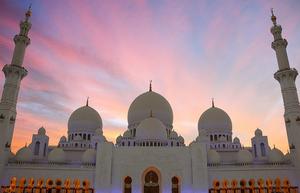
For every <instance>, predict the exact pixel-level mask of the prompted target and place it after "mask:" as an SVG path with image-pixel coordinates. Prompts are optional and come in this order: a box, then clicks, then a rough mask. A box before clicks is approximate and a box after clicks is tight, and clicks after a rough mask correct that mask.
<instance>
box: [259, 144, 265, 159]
mask: <svg viewBox="0 0 300 193" xmlns="http://www.w3.org/2000/svg"><path fill="white" fill-rule="evenodd" d="M260 151H261V156H263V157H265V156H266V148H265V144H264V143H261V144H260Z"/></svg>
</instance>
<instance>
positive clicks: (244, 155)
mask: <svg viewBox="0 0 300 193" xmlns="http://www.w3.org/2000/svg"><path fill="white" fill-rule="evenodd" d="M236 161H237V163H239V164H249V163H252V161H253V156H252V154H251V152H250V151H248V150H246V149H241V150H239V152H238V153H237V157H236Z"/></svg>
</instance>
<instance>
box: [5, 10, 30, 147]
mask: <svg viewBox="0 0 300 193" xmlns="http://www.w3.org/2000/svg"><path fill="white" fill-rule="evenodd" d="M30 16H31V7H29V9H28V10H27V12H26V14H25V19H24V20H23V21H21V22H20V33H19V34H17V35H15V37H14V42H15V49H14V53H13V57H12V61H11V64H6V65H5V66H4V67H3V69H2V71H3V72H4V75H5V83H4V88H3V92H2V98H1V102H0V132H1V135H0V145H1V146H0V147H1V148H0V149H3V148H4V147H10V145H11V141H12V137H13V131H14V125H15V120H16V114H17V112H16V105H17V100H18V94H19V90H20V84H21V80H22V79H23V78H24V77H25V76H26V75H27V70H26V69H25V68H24V67H22V64H23V60H24V55H25V49H26V47H27V46H28V45H29V44H30V38H29V37H28V32H29V30H30V28H31V23H30V21H29V18H30Z"/></svg>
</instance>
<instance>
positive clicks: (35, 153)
mask: <svg viewBox="0 0 300 193" xmlns="http://www.w3.org/2000/svg"><path fill="white" fill-rule="evenodd" d="M40 145H41V143H40V142H39V141H37V142H36V143H35V146H34V155H39V152H40Z"/></svg>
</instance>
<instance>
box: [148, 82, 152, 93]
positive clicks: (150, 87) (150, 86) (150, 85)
mask: <svg viewBox="0 0 300 193" xmlns="http://www.w3.org/2000/svg"><path fill="white" fill-rule="evenodd" d="M151 91H152V80H150V84H149V92H151Z"/></svg>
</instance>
